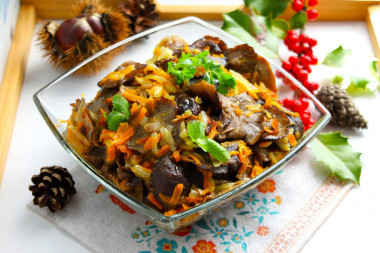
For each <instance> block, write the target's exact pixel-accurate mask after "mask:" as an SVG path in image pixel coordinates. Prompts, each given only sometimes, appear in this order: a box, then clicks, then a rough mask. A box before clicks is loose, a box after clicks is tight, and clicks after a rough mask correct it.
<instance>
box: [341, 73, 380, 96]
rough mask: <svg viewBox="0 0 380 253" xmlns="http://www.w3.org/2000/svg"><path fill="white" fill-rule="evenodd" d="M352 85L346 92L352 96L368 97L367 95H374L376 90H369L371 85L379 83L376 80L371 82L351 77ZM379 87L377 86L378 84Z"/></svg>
mask: <svg viewBox="0 0 380 253" xmlns="http://www.w3.org/2000/svg"><path fill="white" fill-rule="evenodd" d="M350 79H351V83H350V85H349V86H348V87H347V88H346V91H347V92H348V93H349V94H351V95H366V94H374V93H375V91H376V88H375V89H373V90H371V89H369V87H368V86H369V85H370V84H372V83H374V82H377V81H374V80H369V79H365V78H361V77H351V78H350ZM376 86H377V84H376Z"/></svg>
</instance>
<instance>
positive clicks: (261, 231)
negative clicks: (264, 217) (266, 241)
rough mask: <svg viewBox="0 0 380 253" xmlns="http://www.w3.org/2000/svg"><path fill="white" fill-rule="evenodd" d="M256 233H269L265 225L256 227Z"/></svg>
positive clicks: (263, 234)
mask: <svg viewBox="0 0 380 253" xmlns="http://www.w3.org/2000/svg"><path fill="white" fill-rule="evenodd" d="M257 234H258V235H259V236H267V235H268V234H269V228H268V227H266V226H260V227H258V228H257Z"/></svg>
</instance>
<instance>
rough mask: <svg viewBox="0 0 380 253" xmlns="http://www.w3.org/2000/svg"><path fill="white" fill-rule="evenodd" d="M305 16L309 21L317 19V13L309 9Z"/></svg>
mask: <svg viewBox="0 0 380 253" xmlns="http://www.w3.org/2000/svg"><path fill="white" fill-rule="evenodd" d="M306 15H307V18H308V19H309V20H315V19H316V18H317V17H318V11H317V10H316V9H309V10H307V12H306Z"/></svg>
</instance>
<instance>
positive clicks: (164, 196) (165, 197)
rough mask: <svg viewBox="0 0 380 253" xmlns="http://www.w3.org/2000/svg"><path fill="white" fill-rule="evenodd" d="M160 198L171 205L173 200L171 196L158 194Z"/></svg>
mask: <svg viewBox="0 0 380 253" xmlns="http://www.w3.org/2000/svg"><path fill="white" fill-rule="evenodd" d="M158 196H159V197H160V199H161V200H162V201H163V202H165V203H166V204H169V202H170V200H171V197H169V196H166V195H165V194H162V193H161V192H160V193H159V194H158Z"/></svg>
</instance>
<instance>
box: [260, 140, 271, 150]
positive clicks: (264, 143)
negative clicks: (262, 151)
mask: <svg viewBox="0 0 380 253" xmlns="http://www.w3.org/2000/svg"><path fill="white" fill-rule="evenodd" d="M271 144H272V142H271V141H264V142H261V143H260V144H259V147H260V148H267V147H269V146H270V145H271Z"/></svg>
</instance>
